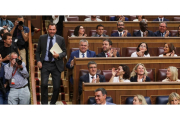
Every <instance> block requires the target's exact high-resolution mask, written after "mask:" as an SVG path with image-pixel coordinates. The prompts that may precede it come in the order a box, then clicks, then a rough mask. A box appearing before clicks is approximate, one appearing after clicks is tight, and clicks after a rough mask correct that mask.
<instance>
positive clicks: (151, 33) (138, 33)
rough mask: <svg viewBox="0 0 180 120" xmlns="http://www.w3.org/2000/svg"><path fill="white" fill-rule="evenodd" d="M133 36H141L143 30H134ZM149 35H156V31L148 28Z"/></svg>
mask: <svg viewBox="0 0 180 120" xmlns="http://www.w3.org/2000/svg"><path fill="white" fill-rule="evenodd" d="M133 36H136V37H141V32H140V30H139V31H137V32H134V34H133ZM148 36H149V37H151V36H154V33H153V32H152V31H150V30H148Z"/></svg>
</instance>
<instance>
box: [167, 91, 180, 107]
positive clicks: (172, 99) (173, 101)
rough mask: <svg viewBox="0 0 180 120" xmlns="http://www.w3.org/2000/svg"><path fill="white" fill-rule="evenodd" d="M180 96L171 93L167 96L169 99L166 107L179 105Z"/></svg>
mask: <svg viewBox="0 0 180 120" xmlns="http://www.w3.org/2000/svg"><path fill="white" fill-rule="evenodd" d="M179 102H180V96H179V94H177V93H176V92H172V93H171V94H170V95H169V99H168V103H167V104H168V105H178V104H180V103H179Z"/></svg>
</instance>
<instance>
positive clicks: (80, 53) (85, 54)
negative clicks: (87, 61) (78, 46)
mask: <svg viewBox="0 0 180 120" xmlns="http://www.w3.org/2000/svg"><path fill="white" fill-rule="evenodd" d="M82 54H83V53H82V52H81V51H79V58H83V55H82ZM84 57H87V51H86V52H85V53H84Z"/></svg>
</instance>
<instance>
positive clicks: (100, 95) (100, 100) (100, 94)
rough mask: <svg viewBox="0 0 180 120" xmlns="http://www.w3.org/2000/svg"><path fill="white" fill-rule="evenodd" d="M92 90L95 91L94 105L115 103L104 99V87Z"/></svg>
mask: <svg viewBox="0 0 180 120" xmlns="http://www.w3.org/2000/svg"><path fill="white" fill-rule="evenodd" d="M94 92H95V95H94V96H95V100H96V104H95V105H116V104H114V103H110V102H107V101H106V95H107V92H106V90H105V89H104V88H98V89H96V90H95V91H94Z"/></svg>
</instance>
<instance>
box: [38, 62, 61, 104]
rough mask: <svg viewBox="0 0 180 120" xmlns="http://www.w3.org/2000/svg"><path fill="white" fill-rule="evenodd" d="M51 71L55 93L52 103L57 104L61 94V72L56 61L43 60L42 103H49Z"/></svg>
mask: <svg viewBox="0 0 180 120" xmlns="http://www.w3.org/2000/svg"><path fill="white" fill-rule="evenodd" d="M50 73H51V76H52V82H53V95H52V98H51V102H50V104H56V101H57V99H58V96H59V89H60V82H61V81H60V78H61V72H60V71H59V70H58V68H57V67H56V64H55V62H54V63H49V62H43V65H42V69H41V104H48V80H49V74H50Z"/></svg>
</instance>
